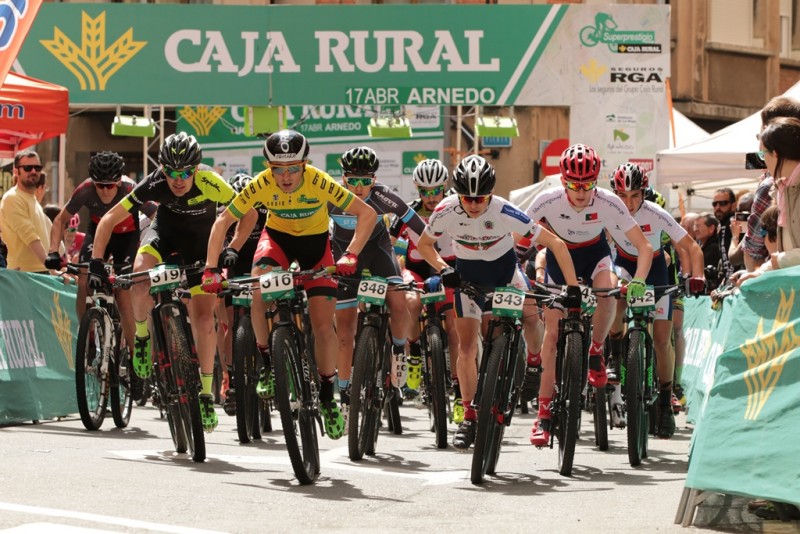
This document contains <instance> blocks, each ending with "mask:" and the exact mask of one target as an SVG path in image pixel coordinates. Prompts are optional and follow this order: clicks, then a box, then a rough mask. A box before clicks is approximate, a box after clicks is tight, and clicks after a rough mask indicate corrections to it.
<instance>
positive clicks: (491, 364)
mask: <svg viewBox="0 0 800 534" xmlns="http://www.w3.org/2000/svg"><path fill="white" fill-rule="evenodd" d="M508 357H509V355H508V338H506V336H504V335H500V336H497V337H496V338H495V339H494V340H492V348H491V350H490V352H489V354H488V356H487V355H486V354H485V353H484V358H489V360H488V361H487V362H486V374H485V375H484V377H483V384H480V385H479V387H480V388H481V397H480V409H479V410H478V428H477V429H476V431H475V443H474V447H475V451H474V452H473V454H472V470H471V471H470V479H471V480H472V483H473V484H482V483H483V477H484V475H486V469H487V465H488V464H489V462H490V461H492V460H493V459H494V458H495V457H496V454H497V452H498V451H499V447H500V443H499V442H498V441H497V440H496V438H497V436H498V435H501V434H502V427H503V426H504V425H503V424H502V423H500V422H499V421H498V419H497V418H498V414H500V413H504V412H505V409H506V402H507V400H508V399H503V398H502V397H503V393H504V391H508V389H509V385H508V384H507V383H506V381H507V380H508V378H509V377H506V376H503V375H504V374H505V368H506V365H507V362H506V359H507V358H508ZM493 463H494V462H493Z"/></svg>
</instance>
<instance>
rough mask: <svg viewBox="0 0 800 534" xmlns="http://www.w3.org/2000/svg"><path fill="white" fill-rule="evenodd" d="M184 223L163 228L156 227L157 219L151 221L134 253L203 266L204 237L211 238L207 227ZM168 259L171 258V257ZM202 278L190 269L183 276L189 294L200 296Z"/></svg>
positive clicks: (205, 225) (177, 262) (205, 245)
mask: <svg viewBox="0 0 800 534" xmlns="http://www.w3.org/2000/svg"><path fill="white" fill-rule="evenodd" d="M213 223H214V221H213V220H212V221H210V222H209V223H200V224H198V223H197V222H196V221H191V220H187V221H185V223H184V224H182V225H175V224H174V223H172V222H170V223H168V224H167V225H165V226H163V227H162V226H160V225H159V224H158V217H156V218H155V220H153V222H152V223H151V224H150V227H149V228H148V229H147V231H146V232H145V233H144V236H143V237H142V243H141V246H140V247H139V250H138V252H137V254H150V255H151V256H153V257H155V258H156V260H158V262H159V263H160V262H167V259H168V258H169V263H174V264H178V265H188V264H191V263H196V262H201V263H205V261H206V254H207V253H208V238H209V236H210V235H211V225H212V224H213ZM171 256H172V257H171ZM202 278H203V272H202V270H201V269H200V270H195V269H192V272H189V273H187V274H186V281H187V283H188V286H189V291H190V292H191V294H192V295H198V294H199V295H202V294H203V291H202V290H201V289H200V283H201V281H202Z"/></svg>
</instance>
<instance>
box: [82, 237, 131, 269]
mask: <svg viewBox="0 0 800 534" xmlns="http://www.w3.org/2000/svg"><path fill="white" fill-rule="evenodd" d="M137 248H139V232H126V233H124V234H111V237H110V238H109V239H108V245H106V253H105V255H104V257H103V261H108V259H109V258H112V257H113V258H114V263H115V264H117V265H120V264H125V267H123V268H121V269H118V270H117V273H125V272H130V271H131V270H133V260H134V258H136V249H137ZM93 250H94V232H92V233H89V232H87V233H86V237H84V238H83V246H81V252H80V255H79V256H78V257H79V261H80V262H81V263H86V262H88V261H90V260H91V259H92V252H93Z"/></svg>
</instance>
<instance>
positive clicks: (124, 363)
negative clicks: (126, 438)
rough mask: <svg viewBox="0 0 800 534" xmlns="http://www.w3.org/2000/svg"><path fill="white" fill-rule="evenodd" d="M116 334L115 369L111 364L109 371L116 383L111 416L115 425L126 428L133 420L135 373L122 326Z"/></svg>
mask: <svg viewBox="0 0 800 534" xmlns="http://www.w3.org/2000/svg"><path fill="white" fill-rule="evenodd" d="M114 335H115V336H116V338H117V346H116V348H115V349H114V350H115V354H114V361H113V362H110V363H111V364H113V367H114V369H113V370H112V369H111V368H110V367H111V366H109V373H110V374H111V376H114V377H115V380H114V381H115V382H116V384H113V383H112V384H111V416H112V417H113V418H114V425H115V426H116V427H117V428H125V427H127V426H128V423H130V421H131V410H132V409H133V393H132V391H131V380H132V376H133V374H134V372H133V365H132V362H131V351H130V347H128V343H127V341H125V336H124V335H123V334H122V326H121V325H118V326H117V328H116V332H114Z"/></svg>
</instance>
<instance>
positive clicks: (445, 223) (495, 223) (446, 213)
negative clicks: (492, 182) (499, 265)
mask: <svg viewBox="0 0 800 534" xmlns="http://www.w3.org/2000/svg"><path fill="white" fill-rule="evenodd" d="M425 232H426V233H427V234H428V235H429V236H431V237H433V238H434V239H439V237H441V236H442V235H443V234H445V233H448V234H450V236H451V237H452V238H453V248H454V249H455V253H456V257H457V258H460V259H464V260H484V261H493V260H496V259H498V258H499V257H501V256H502V255H503V254H505V253H506V252H508V251H509V250H511V249H512V248H514V239H513V238H512V237H511V232H517V233H518V234H522V235H523V236H524V235H527V234H530V238H531V240H532V241H536V239H537V238H538V237H539V232H541V227H540V226H539V225H538V224H536V223H535V222H533V221H532V220H531V219H530V217H528V216H527V215H525V214H524V213H523V212H522V211H521V210H520V209H519V208H517V207H516V206H514V205H513V204H512V203H510V202H509V201H508V200H506V199H504V198H502V197H498V196H492V198H491V200H489V206H487V208H486V211H485V212H483V214H481V216H480V217H476V218H474V219H473V218H472V217H470V216H469V215H467V213H466V212H465V211H464V210H463V209H462V208H461V204H460V202H459V199H458V196H457V195H451V196H448V197H445V199H444V200H442V201H441V202H440V203H439V205H438V206H436V209H435V210H434V211H433V213H432V214H431V217H430V219H429V220H428V225H427V226H426V227H425Z"/></svg>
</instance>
